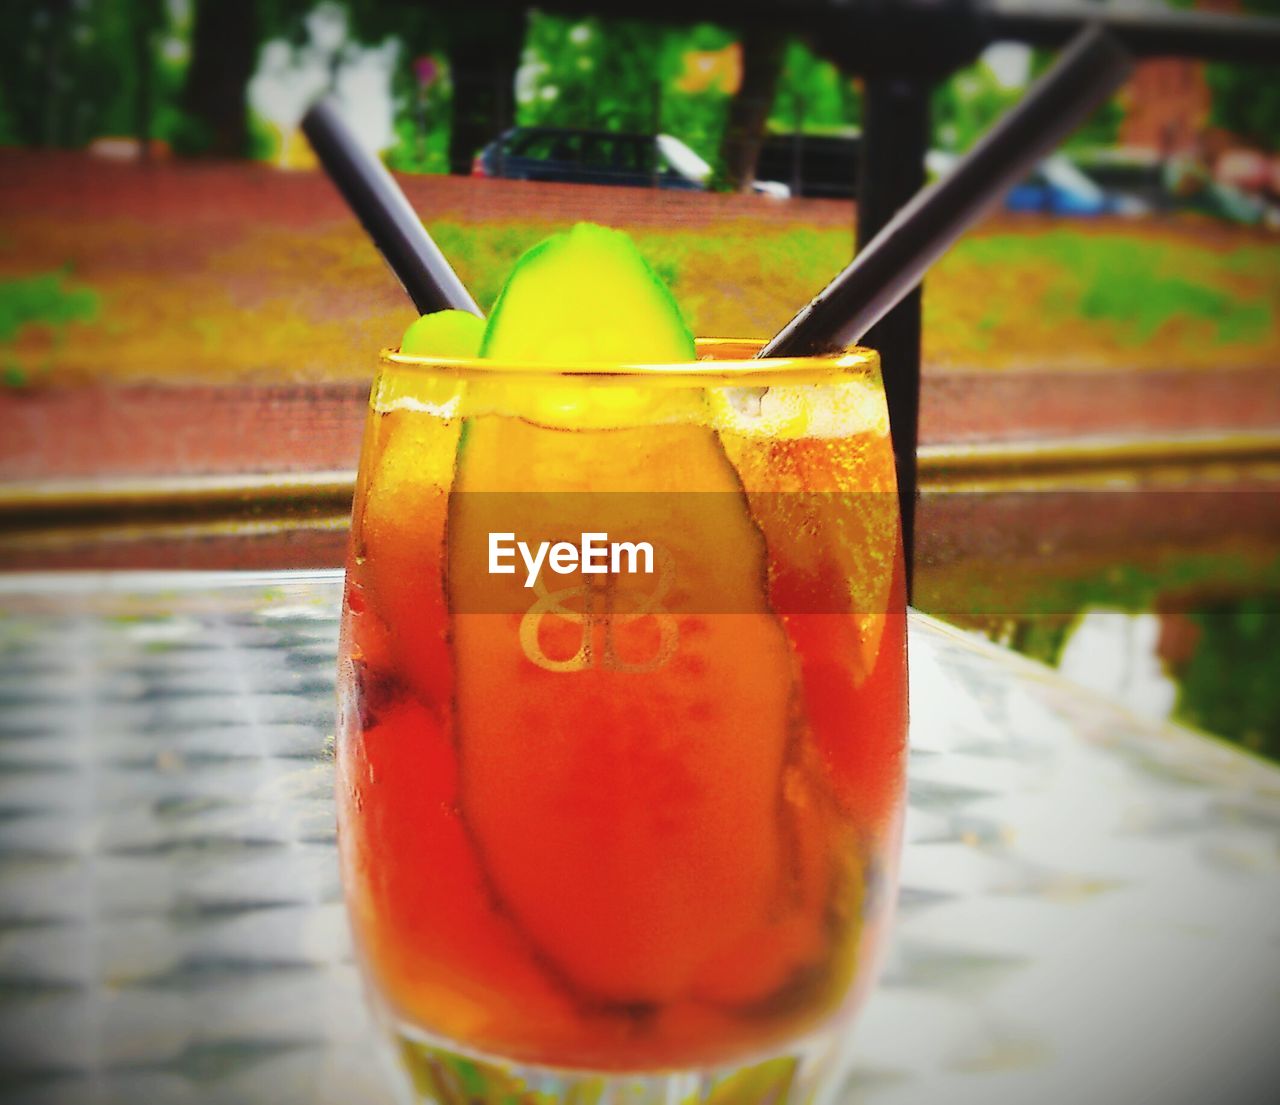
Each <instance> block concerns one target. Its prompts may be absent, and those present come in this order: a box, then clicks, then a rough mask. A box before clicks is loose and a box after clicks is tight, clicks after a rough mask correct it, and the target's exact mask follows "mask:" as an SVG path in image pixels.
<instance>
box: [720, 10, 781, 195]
mask: <svg viewBox="0 0 1280 1105" xmlns="http://www.w3.org/2000/svg"><path fill="white" fill-rule="evenodd" d="M740 46H741V50H742V81H741V83H740V84H739V86H738V89H737V91H736V92H735V93H734V96H733V99H732V100H731V101H730V103H729V118H728V121H727V123H726V125H725V128H724V140H723V142H722V144H721V147H720V161H721V167H722V170H723V173H724V177H725V180H726V182H727V183H728V185H729V187H730V188H733V189H737V190H749V189H750V188H751V184H752V182H753V181H754V180H755V177H756V161H757V160H758V159H759V157H760V145H761V143H762V142H763V141H764V126H765V121H766V120H767V119H768V118H769V113H770V112H771V111H772V110H773V98H774V93H775V92H776V90H777V87H778V77H779V76H780V75H781V73H782V61H783V54H784V41H783V39H781V38H779V36H778V35H777V34H776V33H775V32H774V31H773V30H772V29H771V28H769V27H765V26H763V25H760V24H754V23H748V24H747V25H746V26H745V27H744V28H743V29H742V33H741V38H740Z"/></svg>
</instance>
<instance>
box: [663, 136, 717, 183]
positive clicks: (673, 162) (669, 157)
mask: <svg viewBox="0 0 1280 1105" xmlns="http://www.w3.org/2000/svg"><path fill="white" fill-rule="evenodd" d="M657 142H658V149H659V151H661V153H662V156H663V157H664V158H665V159H666V162H667V164H668V165H670V166H671V168H673V169H674V170H675V171H676V172H677V173H679V174H680V175H681V176H682V177H686V178H688V179H689V180H696V181H698V182H702V181H705V180H707V179H708V178H709V177H710V176H711V166H710V165H708V164H707V163H706V162H705V161H703V160H702V158H701V157H699V156H698V155H697V154H696V153H694V152H693V150H691V149H689V147H688V146H686V145H685V144H684V143H683V142H681V141H680V139H679V138H674V137H672V136H671V135H669V134H660V135H658V138H657Z"/></svg>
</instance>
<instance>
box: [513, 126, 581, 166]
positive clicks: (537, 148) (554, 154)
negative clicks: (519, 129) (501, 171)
mask: <svg viewBox="0 0 1280 1105" xmlns="http://www.w3.org/2000/svg"><path fill="white" fill-rule="evenodd" d="M510 152H511V153H512V154H514V155H515V156H516V157H532V158H536V159H537V160H539V161H577V160H578V157H579V136H578V135H576V134H573V133H571V132H568V131H557V130H532V131H526V132H524V133H523V134H517V135H516V137H515V139H514V140H513V141H512V143H511V148H510Z"/></svg>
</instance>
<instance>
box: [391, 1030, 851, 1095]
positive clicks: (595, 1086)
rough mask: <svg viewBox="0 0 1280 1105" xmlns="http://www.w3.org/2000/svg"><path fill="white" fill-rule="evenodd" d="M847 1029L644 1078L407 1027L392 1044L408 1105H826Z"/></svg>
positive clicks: (844, 1057) (840, 1074)
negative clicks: (542, 1063) (459, 1044)
mask: <svg viewBox="0 0 1280 1105" xmlns="http://www.w3.org/2000/svg"><path fill="white" fill-rule="evenodd" d="M849 1030H850V1024H849V1022H848V1021H847V1020H845V1021H843V1022H840V1023H836V1024H835V1025H833V1026H831V1027H829V1028H827V1029H825V1030H823V1031H821V1032H819V1033H815V1034H813V1035H811V1036H807V1037H805V1038H803V1039H801V1040H797V1041H795V1042H793V1043H792V1044H790V1045H788V1046H787V1047H786V1048H785V1050H783V1051H782V1052H780V1053H778V1054H774V1055H772V1056H769V1057H763V1058H762V1057H756V1058H754V1059H749V1060H746V1061H744V1062H742V1063H739V1064H736V1065H730V1066H722V1067H713V1068H706V1069H692V1070H678V1071H666V1072H658V1073H649V1074H645V1073H626V1072H592V1071H574V1070H557V1069H554V1068H550V1067H537V1066H529V1065H526V1064H521V1063H511V1062H507V1061H505V1060H502V1059H496V1058H492V1057H481V1056H477V1055H474V1054H467V1053H464V1052H461V1051H458V1050H455V1049H454V1048H453V1047H452V1046H451V1045H449V1044H447V1043H445V1042H443V1041H439V1040H432V1039H430V1038H428V1037H426V1036H424V1035H423V1034H421V1033H419V1032H417V1031H416V1030H413V1029H409V1028H406V1027H397V1028H396V1029H395V1030H394V1031H393V1034H392V1043H393V1048H394V1051H395V1058H396V1060H397V1066H398V1068H399V1073H400V1076H401V1077H400V1081H401V1090H402V1093H403V1095H404V1100H405V1101H406V1102H412V1103H413V1105H559V1103H561V1102H563V1103H565V1105H704V1103H705V1105H830V1103H832V1102H834V1101H836V1100H837V1095H838V1091H839V1090H840V1087H841V1085H842V1083H843V1081H844V1079H845V1077H846V1075H847V1073H848V1038H849Z"/></svg>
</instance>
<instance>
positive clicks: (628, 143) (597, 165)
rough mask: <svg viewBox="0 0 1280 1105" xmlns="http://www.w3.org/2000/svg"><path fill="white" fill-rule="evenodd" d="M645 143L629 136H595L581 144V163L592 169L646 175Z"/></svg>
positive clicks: (647, 165)
mask: <svg viewBox="0 0 1280 1105" xmlns="http://www.w3.org/2000/svg"><path fill="white" fill-rule="evenodd" d="M645 147H646V143H644V142H642V141H638V140H637V139H635V138H633V137H631V136H629V135H612V134H596V135H591V136H590V137H589V138H587V139H586V140H585V141H584V142H583V149H582V163H583V164H584V165H588V166H590V167H591V168H593V169H613V170H615V171H617V172H624V173H646V172H648V171H649V169H650V165H649V164H648V158H646V157H645Z"/></svg>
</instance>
